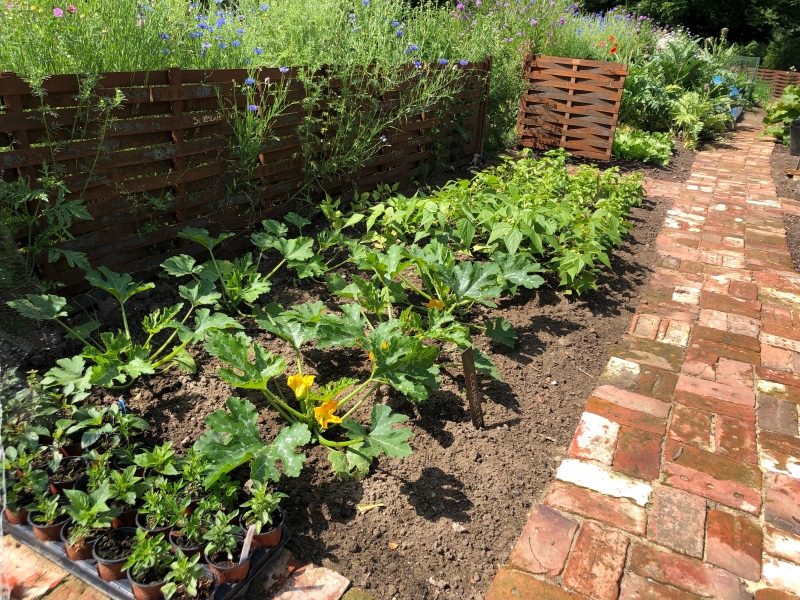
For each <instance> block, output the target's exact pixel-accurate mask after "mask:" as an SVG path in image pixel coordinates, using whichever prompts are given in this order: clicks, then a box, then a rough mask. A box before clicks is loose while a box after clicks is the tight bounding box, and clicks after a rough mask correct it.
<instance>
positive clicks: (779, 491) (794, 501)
mask: <svg viewBox="0 0 800 600" xmlns="http://www.w3.org/2000/svg"><path fill="white" fill-rule="evenodd" d="M764 490H765V492H766V493H765V494H764V520H765V521H766V522H767V523H771V524H772V525H774V526H775V527H777V528H778V529H783V530H784V531H788V532H789V533H792V534H794V535H800V479H795V478H793V477H789V476H788V475H784V474H782V473H766V474H765V475H764Z"/></svg>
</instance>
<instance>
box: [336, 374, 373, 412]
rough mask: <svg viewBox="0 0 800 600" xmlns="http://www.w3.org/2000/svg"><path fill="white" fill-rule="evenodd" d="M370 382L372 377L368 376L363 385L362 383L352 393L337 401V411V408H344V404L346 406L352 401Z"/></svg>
mask: <svg viewBox="0 0 800 600" xmlns="http://www.w3.org/2000/svg"><path fill="white" fill-rule="evenodd" d="M371 382H372V375H370V377H369V379H367V380H366V381H365V382H364V383H362V384H361V385H360V386H358V387H357V388H356V389H354V390H353V391H352V392H350V393H349V394H347V396H345V397H344V398H342V399H341V400H339V403H338V404H337V406H336V408H337V409H338V408H340V407H342V406H344V405H345V404H347V403H348V402H349V401H350V400H352V398H353V396H356V395H357V394H359V393H360V392H361V390H363V389H364V388H365V387H367V386H368V385H369V384H370V383H371Z"/></svg>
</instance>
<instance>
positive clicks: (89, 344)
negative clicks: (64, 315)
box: [56, 319, 103, 352]
mask: <svg viewBox="0 0 800 600" xmlns="http://www.w3.org/2000/svg"><path fill="white" fill-rule="evenodd" d="M56 323H58V324H59V325H61V326H62V327H63V328H64V329H66V330H67V331H69V332H70V333H71V334H72V335H74V336H75V337H76V338H78V339H79V340H80V341H82V342H83V343H84V344H85V345H87V346H92V347H93V348H95V349H96V350H97V351H99V352H102V351H103V350H102V349H101V348H100V346H98V345H97V344H95V343H94V340H92V341H91V342H87V341H86V340H85V339H83V338H82V337H81V336H80V335H78V333H77V332H76V331H75V330H74V329H72V328H71V327H70V326H69V325H67V324H66V323H64V322H63V321H61V320H60V319H56ZM89 339H91V338H89Z"/></svg>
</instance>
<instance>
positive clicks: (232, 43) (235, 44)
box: [231, 40, 242, 48]
mask: <svg viewBox="0 0 800 600" xmlns="http://www.w3.org/2000/svg"><path fill="white" fill-rule="evenodd" d="M241 44H242V42H240V41H239V40H233V41H232V42H231V46H233V47H234V48H238V47H239V46H241Z"/></svg>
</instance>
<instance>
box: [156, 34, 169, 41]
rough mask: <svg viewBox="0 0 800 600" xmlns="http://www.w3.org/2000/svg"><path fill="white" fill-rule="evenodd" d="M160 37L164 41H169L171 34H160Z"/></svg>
mask: <svg viewBox="0 0 800 600" xmlns="http://www.w3.org/2000/svg"><path fill="white" fill-rule="evenodd" d="M158 37H160V38H161V39H162V40H168V39H169V34H168V33H159V34H158Z"/></svg>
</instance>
